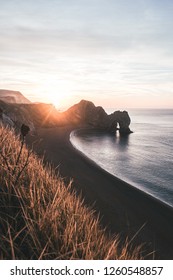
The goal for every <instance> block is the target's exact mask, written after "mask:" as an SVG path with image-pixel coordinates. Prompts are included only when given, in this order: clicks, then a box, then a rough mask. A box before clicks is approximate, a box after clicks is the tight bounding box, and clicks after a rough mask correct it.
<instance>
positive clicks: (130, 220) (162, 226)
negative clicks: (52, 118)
mask: <svg viewBox="0 0 173 280" xmlns="http://www.w3.org/2000/svg"><path fill="white" fill-rule="evenodd" d="M74 129H76V127H74V126H64V127H56V128H41V129H38V130H37V136H30V138H29V140H28V143H29V145H30V146H31V144H32V142H34V141H35V140H37V141H38V142H37V143H35V144H34V146H33V149H34V151H36V153H37V154H38V155H39V156H42V155H43V154H44V159H45V162H49V163H51V164H52V165H53V166H54V167H56V170H57V172H59V173H60V175H61V176H62V177H63V178H64V180H65V182H67V183H69V182H70V181H71V179H72V180H73V183H72V185H73V186H74V189H75V190H76V192H77V194H80V195H82V198H83V199H84V201H85V204H86V205H87V206H90V207H92V208H93V209H94V210H95V211H96V214H99V216H100V222H101V224H102V226H103V227H106V228H107V232H108V234H111V235H117V234H119V235H120V237H121V238H122V240H125V239H126V237H128V239H129V241H130V242H131V244H132V245H133V246H136V245H140V244H145V246H144V253H143V255H144V256H145V257H146V258H148V259H153V258H155V259H173V250H172V248H173V240H172V236H173V223H172V220H173V209H172V208H171V207H169V206H167V205H165V204H163V203H162V202H160V201H158V200H156V199H155V198H153V197H151V196H149V195H147V194H146V193H144V192H142V191H140V190H138V189H136V188H134V187H133V186H131V185H129V184H127V183H126V182H124V181H122V180H120V179H118V178H116V177H115V176H113V175H111V174H109V173H108V172H106V171H104V170H103V169H101V168H100V167H99V166H97V165H96V164H95V163H94V162H92V161H91V160H89V159H88V158H86V157H85V156H84V155H82V154H81V153H80V152H79V151H77V150H76V149H75V148H74V147H73V146H72V144H71V143H70V140H69V138H70V133H71V132H72V131H73V130H74Z"/></svg>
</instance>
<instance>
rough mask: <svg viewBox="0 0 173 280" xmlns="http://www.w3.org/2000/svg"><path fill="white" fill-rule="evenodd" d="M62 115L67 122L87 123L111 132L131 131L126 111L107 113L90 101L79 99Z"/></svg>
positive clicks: (123, 132)
mask: <svg viewBox="0 0 173 280" xmlns="http://www.w3.org/2000/svg"><path fill="white" fill-rule="evenodd" d="M64 115H65V117H66V119H69V122H73V123H76V124H88V125H90V126H92V127H94V128H100V129H104V130H107V131H110V132H113V133H115V132H116V131H117V130H119V132H120V134H121V135H127V134H129V133H131V132H132V131H131V130H130V128H129V125H130V117H129V115H128V113H127V112H126V111H123V112H121V111H116V112H114V113H112V114H110V115H108V114H107V113H106V112H105V110H104V109H103V108H102V107H100V106H98V107H96V106H95V105H94V104H93V103H92V102H91V101H87V100H81V101H80V102H79V103H78V104H75V105H74V106H72V107H71V108H70V109H68V110H67V111H66V112H64Z"/></svg>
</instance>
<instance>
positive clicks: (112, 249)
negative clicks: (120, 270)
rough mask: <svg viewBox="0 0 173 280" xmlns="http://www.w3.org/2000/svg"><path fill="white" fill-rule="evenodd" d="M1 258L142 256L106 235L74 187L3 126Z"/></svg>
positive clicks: (0, 153) (0, 130)
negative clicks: (65, 182) (66, 182)
mask: <svg viewBox="0 0 173 280" xmlns="http://www.w3.org/2000/svg"><path fill="white" fill-rule="evenodd" d="M0 258H1V259H68V260H69V259H139V258H140V248H137V249H135V250H130V245H129V244H128V243H126V244H124V246H123V248H122V247H120V246H119V241H118V238H115V239H114V240H112V239H110V238H108V237H107V236H106V233H105V231H104V230H103V229H102V228H101V227H100V225H99V220H98V218H96V217H95V215H94V213H93V211H92V210H91V209H88V208H86V207H85V206H84V204H83V202H82V201H81V199H80V198H78V197H76V195H75V193H74V191H73V190H72V189H71V187H70V185H69V186H65V184H64V182H63V180H62V178H61V177H60V176H57V175H56V174H55V171H54V170H53V169H52V168H51V167H50V166H48V165H47V166H44V165H43V160H41V159H38V158H37V156H36V155H35V154H34V153H33V152H31V151H29V150H28V149H27V148H26V147H25V145H23V144H22V141H21V139H20V137H19V136H15V134H14V132H13V131H12V130H9V129H7V128H4V127H0Z"/></svg>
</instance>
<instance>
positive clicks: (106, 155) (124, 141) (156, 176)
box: [70, 109, 173, 207]
mask: <svg viewBox="0 0 173 280" xmlns="http://www.w3.org/2000/svg"><path fill="white" fill-rule="evenodd" d="M113 111H115V110H114V109H107V110H106V112H107V113H111V112H113ZM128 113H129V116H130V118H131V125H130V128H131V130H132V131H133V133H132V134H130V135H129V136H127V137H121V136H120V135H119V132H117V133H116V134H110V133H106V132H101V131H99V130H94V129H91V130H88V129H87V130H85V129H84V130H78V131H74V132H72V133H71V136H70V140H71V143H72V144H73V146H74V147H75V148H76V149H77V150H79V151H80V152H81V153H82V154H83V155H84V156H86V157H88V158H89V159H91V160H92V161H94V162H95V163H96V164H97V165H99V166H100V167H101V168H103V169H105V170H106V171H107V172H109V173H111V174H112V175H114V176H116V177H118V178H120V179H122V180H123V181H126V182H128V183H130V184H131V185H133V186H134V187H136V188H138V189H140V190H142V191H144V192H146V193H148V194H149V195H151V196H154V197H155V198H157V199H159V200H161V201H162V202H164V203H166V204H168V205H169V206H171V207H173V109H129V110H128Z"/></svg>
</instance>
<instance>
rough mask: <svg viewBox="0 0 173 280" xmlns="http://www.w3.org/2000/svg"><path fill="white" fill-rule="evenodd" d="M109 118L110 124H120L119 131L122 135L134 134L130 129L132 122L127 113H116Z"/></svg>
mask: <svg viewBox="0 0 173 280" xmlns="http://www.w3.org/2000/svg"><path fill="white" fill-rule="evenodd" d="M109 118H110V122H112V125H113V123H114V122H116V123H117V124H119V128H117V130H119V132H120V134H121V135H127V134H130V133H132V131H131V130H130V128H129V126H130V122H131V120H130V117H129V114H128V112H127V111H123V112H121V111H115V112H114V113H112V114H111V115H109Z"/></svg>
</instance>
